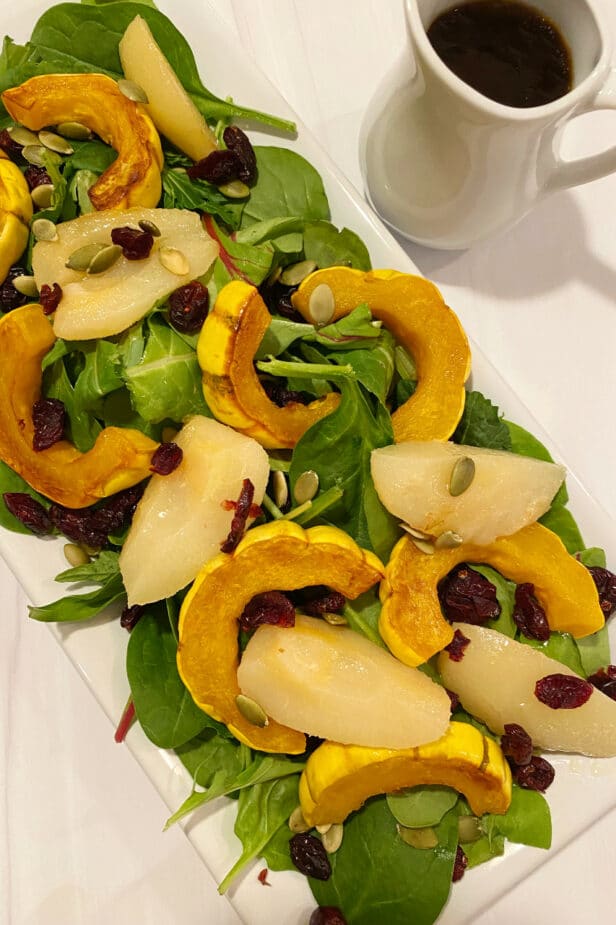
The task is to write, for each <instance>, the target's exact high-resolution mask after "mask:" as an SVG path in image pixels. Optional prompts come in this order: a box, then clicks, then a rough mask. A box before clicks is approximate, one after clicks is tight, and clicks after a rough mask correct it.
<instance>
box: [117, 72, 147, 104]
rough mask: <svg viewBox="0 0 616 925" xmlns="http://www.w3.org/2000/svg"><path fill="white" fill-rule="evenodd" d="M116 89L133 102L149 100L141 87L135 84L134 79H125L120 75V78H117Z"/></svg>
mask: <svg viewBox="0 0 616 925" xmlns="http://www.w3.org/2000/svg"><path fill="white" fill-rule="evenodd" d="M118 90H119V91H120V93H121V94H122V95H123V96H125V97H126V98H127V99H129V100H132V101H133V103H148V102H149V100H148V95H147V93H146V92H145V90H144V89H143V87H140V86H139V84H136V83H135V81H134V80H126V78H125V77H122V79H121V80H118Z"/></svg>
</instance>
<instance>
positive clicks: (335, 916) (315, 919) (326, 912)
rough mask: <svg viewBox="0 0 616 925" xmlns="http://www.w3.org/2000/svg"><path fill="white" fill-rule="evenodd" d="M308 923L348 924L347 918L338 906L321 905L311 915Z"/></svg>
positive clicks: (315, 924)
mask: <svg viewBox="0 0 616 925" xmlns="http://www.w3.org/2000/svg"><path fill="white" fill-rule="evenodd" d="M308 925H347V920H346V919H345V917H344V916H343V914H342V912H341V911H340V909H337V908H336V906H319V907H318V909H315V910H314V912H313V913H312V915H311V916H310V921H309V922H308Z"/></svg>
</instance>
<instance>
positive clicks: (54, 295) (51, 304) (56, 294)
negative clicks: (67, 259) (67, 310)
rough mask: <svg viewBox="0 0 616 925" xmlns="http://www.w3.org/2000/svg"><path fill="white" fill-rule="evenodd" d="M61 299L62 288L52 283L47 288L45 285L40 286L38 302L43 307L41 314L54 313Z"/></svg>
mask: <svg viewBox="0 0 616 925" xmlns="http://www.w3.org/2000/svg"><path fill="white" fill-rule="evenodd" d="M61 298H62V288H61V287H60V286H59V285H58V283H54V284H53V286H48V285H47V283H45V284H44V285H43V286H41V291H40V292H39V302H40V303H41V305H42V306H43V314H44V315H51V314H53V312H55V310H56V308H57V307H58V305H59V304H60V299H61Z"/></svg>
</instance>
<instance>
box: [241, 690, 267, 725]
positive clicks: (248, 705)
mask: <svg viewBox="0 0 616 925" xmlns="http://www.w3.org/2000/svg"><path fill="white" fill-rule="evenodd" d="M235 705H236V707H237V708H238V710H239V711H240V713H241V714H242V716H243V717H244V719H245V720H247V721H248V722H249V723H250V724H251V726H259V728H261V729H262V728H263V727H264V726H267V725H269V719H268V718H267V713H266V712H265V710H264V709H263V707H262V706H260V704H258V703H257V701H256V700H252V699H251V698H250V697H246V695H245V694H238V695H237V697H236V698H235Z"/></svg>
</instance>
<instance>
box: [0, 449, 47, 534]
mask: <svg viewBox="0 0 616 925" xmlns="http://www.w3.org/2000/svg"><path fill="white" fill-rule="evenodd" d="M8 492H22V493H23V494H26V495H30V497H31V498H34V500H35V501H38V502H39V504H42V505H43V507H45V508H46V507H49V501H48V500H47V498H44V497H43V495H39V493H38V492H36V491H34V489H33V488H30V486H29V485H28V483H27V482H26V480H25V479H22V477H21V476H20V475H18V474H17V473H16V472H14V471H13V469H11V468H10V466H7V464H6V463H5V462H2V460H0V495H4V494H5V493H8ZM0 526H1V527H4V528H5V529H6V530H11V531H12V532H13V533H25V534H26V535H28V536H32V531H31V530H29V529H28V527H26V526H25V524H22V522H21V520H19V519H18V518H17V517H14V516H13V514H11V512H10V511H9V509H8V508H7V506H6V504H4V501H0Z"/></svg>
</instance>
